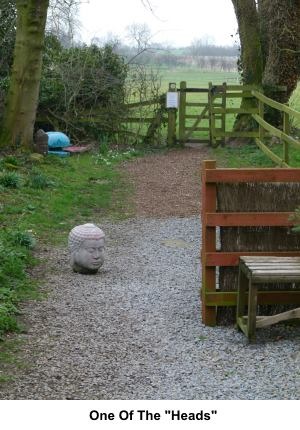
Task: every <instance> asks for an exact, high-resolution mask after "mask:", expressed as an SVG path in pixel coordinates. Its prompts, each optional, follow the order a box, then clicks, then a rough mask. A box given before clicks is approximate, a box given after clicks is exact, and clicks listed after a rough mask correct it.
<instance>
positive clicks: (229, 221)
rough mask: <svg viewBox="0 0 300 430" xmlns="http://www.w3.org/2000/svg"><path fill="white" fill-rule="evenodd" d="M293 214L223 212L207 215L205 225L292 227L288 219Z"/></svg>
mask: <svg viewBox="0 0 300 430" xmlns="http://www.w3.org/2000/svg"><path fill="white" fill-rule="evenodd" d="M292 214H293V212H251V213H249V212H247V213H244V212H234V213H231V212H223V213H207V214H206V224H207V225H208V226H211V227H213V226H214V227H217V226H221V227H238V226H241V227H250V226H282V227H284V226H285V227H290V226H293V225H294V222H293V221H291V219H290V217H291V215H292Z"/></svg>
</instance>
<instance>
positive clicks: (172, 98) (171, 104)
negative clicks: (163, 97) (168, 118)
mask: <svg viewBox="0 0 300 430" xmlns="http://www.w3.org/2000/svg"><path fill="white" fill-rule="evenodd" d="M167 108H175V109H178V93H177V91H168V92H167Z"/></svg>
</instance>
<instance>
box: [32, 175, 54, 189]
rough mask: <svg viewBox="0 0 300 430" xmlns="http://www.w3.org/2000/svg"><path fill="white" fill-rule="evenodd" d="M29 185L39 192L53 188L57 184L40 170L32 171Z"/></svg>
mask: <svg viewBox="0 0 300 430" xmlns="http://www.w3.org/2000/svg"><path fill="white" fill-rule="evenodd" d="M27 185H28V186H29V187H31V188H35V189H37V190H43V189H45V188H49V187H53V186H54V185H55V182H54V181H53V180H52V179H50V178H49V177H48V176H46V175H45V174H44V173H42V172H40V171H38V170H32V171H31V172H30V174H29V179H28V182H27Z"/></svg>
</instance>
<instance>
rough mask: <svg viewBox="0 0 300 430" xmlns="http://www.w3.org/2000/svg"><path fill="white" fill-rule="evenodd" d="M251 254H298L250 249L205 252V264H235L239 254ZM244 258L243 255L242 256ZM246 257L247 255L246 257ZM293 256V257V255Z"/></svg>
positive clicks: (294, 252) (296, 252)
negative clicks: (253, 250) (252, 250)
mask: <svg viewBox="0 0 300 430" xmlns="http://www.w3.org/2000/svg"><path fill="white" fill-rule="evenodd" d="M245 254H247V255H251V256H259V257H260V258H264V256H266V255H270V256H282V257H287V256H291V257H293V256H299V251H281V252H280V251H279V252H264V251H263V252H251V251H247V252H245V251H240V252H221V251H217V252H207V253H206V254H205V264H206V265H207V266H237V265H238V264H239V258H240V257H241V256H245ZM243 258H244V257H243ZM247 258H248V257H247ZM293 258H294V257H293Z"/></svg>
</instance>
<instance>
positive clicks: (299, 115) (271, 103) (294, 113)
mask: <svg viewBox="0 0 300 430" xmlns="http://www.w3.org/2000/svg"><path fill="white" fill-rule="evenodd" d="M252 94H253V96H254V97H256V98H257V99H258V100H260V101H262V102H263V103H265V104H267V105H268V106H270V107H273V108H275V109H278V110H280V111H281V112H286V113H288V114H289V115H292V116H294V117H295V118H297V119H300V112H298V111H296V110H295V109H292V108H290V107H288V106H286V105H283V104H281V103H279V102H276V101H275V100H272V99H270V98H269V97H266V96H265V95H263V94H261V93H260V92H258V91H255V90H253V91H252Z"/></svg>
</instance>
